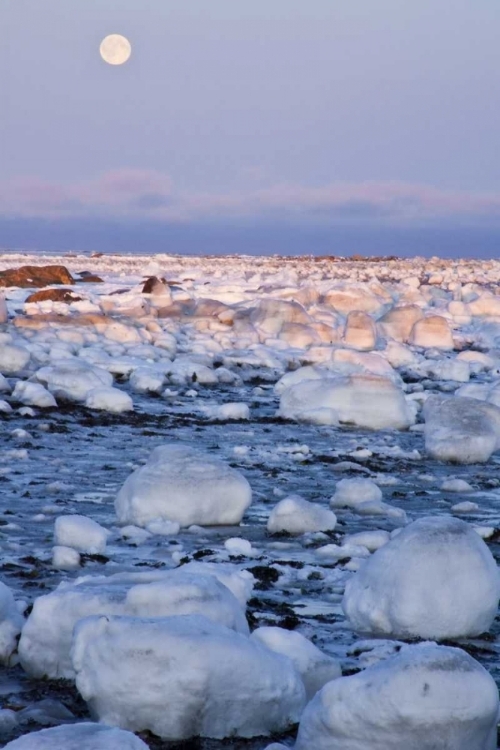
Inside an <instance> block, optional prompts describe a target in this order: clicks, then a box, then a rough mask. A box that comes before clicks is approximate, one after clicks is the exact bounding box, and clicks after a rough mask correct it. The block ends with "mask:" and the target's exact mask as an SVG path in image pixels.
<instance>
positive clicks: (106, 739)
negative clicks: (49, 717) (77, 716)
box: [5, 722, 148, 750]
mask: <svg viewBox="0 0 500 750" xmlns="http://www.w3.org/2000/svg"><path fill="white" fill-rule="evenodd" d="M5 750H148V746H147V745H146V743H145V742H143V741H142V740H141V739H139V737H136V736H135V734H132V732H126V731H124V730H123V729H116V728H114V727H106V726H103V725H102V724H93V723H92V722H88V723H87V722H85V723H83V724H68V725H63V726H60V727H52V728H51V729H42V730H41V731H40V732H31V733H30V734H25V735H24V736H23V737H19V739H17V740H14V741H13V742H9V744H8V745H6V746H5Z"/></svg>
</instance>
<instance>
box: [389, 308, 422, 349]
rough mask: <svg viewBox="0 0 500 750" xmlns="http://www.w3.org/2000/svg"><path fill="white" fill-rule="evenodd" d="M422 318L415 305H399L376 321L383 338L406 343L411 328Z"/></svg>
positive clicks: (419, 310) (420, 311)
mask: <svg viewBox="0 0 500 750" xmlns="http://www.w3.org/2000/svg"><path fill="white" fill-rule="evenodd" d="M423 317H424V314H423V312H422V310H421V309H420V307H418V306H417V305H401V307H393V309H392V310H389V312H387V313H386V314H385V315H383V316H382V318H380V320H379V321H378V325H379V327H380V330H381V333H382V334H383V335H384V336H387V337H388V338H391V339H394V340H395V341H399V342H400V343H406V342H407V341H408V339H409V338H410V334H411V330H412V328H413V326H414V325H415V323H416V322H417V321H419V320H421V319H422V318H423Z"/></svg>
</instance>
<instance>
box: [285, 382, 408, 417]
mask: <svg viewBox="0 0 500 750" xmlns="http://www.w3.org/2000/svg"><path fill="white" fill-rule="evenodd" d="M278 414H279V416H281V417H284V418H285V419H293V420H296V421H299V422H300V421H304V422H315V423H321V424H335V423H336V422H343V423H346V424H355V425H358V426H359V427H366V428H368V429H372V430H383V429H397V430H404V429H407V428H408V427H409V426H410V425H411V424H413V422H414V421H415V418H414V414H413V412H412V410H411V409H410V407H409V406H408V404H407V402H406V400H405V398H404V394H403V392H402V390H401V389H400V388H398V387H397V386H396V385H395V384H394V383H393V382H392V381H391V380H389V379H388V378H385V377H380V376H377V375H371V374H370V375H368V374H354V375H350V376H348V377H343V378H321V379H314V380H303V381H302V382H299V383H297V385H294V386H291V387H289V388H287V389H286V390H284V391H283V393H282V395H281V399H280V407H279V412H278Z"/></svg>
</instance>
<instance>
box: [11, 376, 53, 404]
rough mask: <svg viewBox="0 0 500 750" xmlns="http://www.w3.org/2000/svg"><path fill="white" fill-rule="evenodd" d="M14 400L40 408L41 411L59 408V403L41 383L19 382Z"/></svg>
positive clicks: (15, 389) (14, 392)
mask: <svg viewBox="0 0 500 750" xmlns="http://www.w3.org/2000/svg"><path fill="white" fill-rule="evenodd" d="M12 398H13V399H14V401H19V402H20V403H21V404H25V405H27V406H38V407H39V408H41V409H50V408H52V407H57V401H56V400H55V398H54V396H53V395H52V393H49V391H48V390H47V389H46V388H44V387H43V385H41V384H40V383H30V382H27V381H25V380H18V381H17V383H16V385H15V387H14V390H13V391H12Z"/></svg>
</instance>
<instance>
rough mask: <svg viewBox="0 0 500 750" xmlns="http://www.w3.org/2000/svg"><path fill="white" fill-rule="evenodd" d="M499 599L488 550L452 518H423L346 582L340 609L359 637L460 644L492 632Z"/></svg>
mask: <svg viewBox="0 0 500 750" xmlns="http://www.w3.org/2000/svg"><path fill="white" fill-rule="evenodd" d="M499 596H500V579H499V573H498V569H497V566H496V563H495V560H494V559H493V556H492V554H491V552H490V551H489V549H488V547H487V546H486V544H485V543H484V542H483V540H482V539H481V538H480V537H479V535H478V534H477V533H476V532H475V531H474V529H473V528H472V527H471V526H469V525H468V524H467V523H465V522H463V521H460V520H458V519H455V518H449V517H436V518H422V519H420V520H418V521H415V522H414V523H412V524H410V525H409V526H407V527H406V528H405V529H403V530H402V531H401V532H400V533H398V534H397V535H396V536H394V537H393V538H392V539H391V541H390V542H388V543H387V544H385V545H384V546H383V547H381V548H380V549H379V550H377V551H376V552H375V553H374V554H373V555H372V556H371V557H370V558H369V559H368V560H366V561H365V562H364V563H363V564H362V566H361V567H360V569H359V571H358V572H357V573H356V574H355V575H354V576H353V577H352V578H351V579H350V580H349V581H348V583H347V585H346V589H345V594H344V598H343V601H342V607H343V609H344V612H345V614H346V616H347V619H348V620H349V623H350V625H351V627H352V628H353V629H354V630H356V631H358V632H360V633H366V634H369V633H372V634H375V635H391V636H395V637H402V638H409V637H418V638H432V639H435V640H439V639H444V638H462V637H466V636H473V635H479V634H480V633H483V632H485V631H487V630H488V629H489V627H490V626H491V623H492V622H493V619H494V617H495V615H496V613H497V607H498V599H499Z"/></svg>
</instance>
